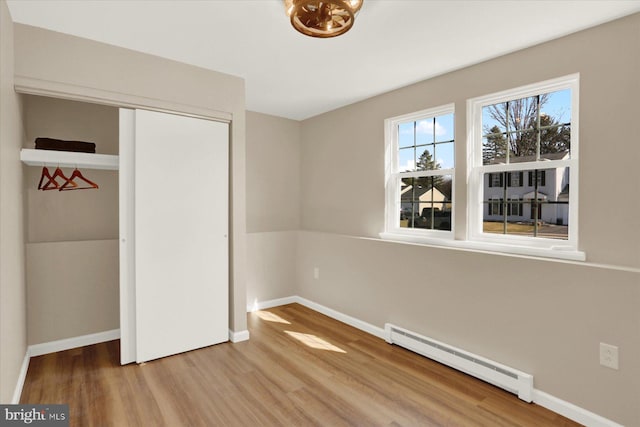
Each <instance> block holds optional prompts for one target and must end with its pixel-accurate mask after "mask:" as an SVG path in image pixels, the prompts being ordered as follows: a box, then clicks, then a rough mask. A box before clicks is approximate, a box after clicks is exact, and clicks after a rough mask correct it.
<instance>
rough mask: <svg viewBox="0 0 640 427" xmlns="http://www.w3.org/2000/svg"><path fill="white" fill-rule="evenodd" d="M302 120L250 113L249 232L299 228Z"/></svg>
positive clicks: (248, 122) (248, 142) (248, 133)
mask: <svg viewBox="0 0 640 427" xmlns="http://www.w3.org/2000/svg"><path fill="white" fill-rule="evenodd" d="M300 173H301V172H300V122H298V121H295V120H289V119H283V118H280V117H275V116H269V115H266V114H260V113H254V112H251V111H248V112H247V232H249V233H256V232H262V231H286V230H297V229H299V228H300Z"/></svg>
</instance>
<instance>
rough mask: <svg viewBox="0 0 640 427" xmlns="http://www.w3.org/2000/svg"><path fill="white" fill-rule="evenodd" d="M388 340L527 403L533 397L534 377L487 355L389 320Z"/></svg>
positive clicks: (386, 331)
mask: <svg viewBox="0 0 640 427" xmlns="http://www.w3.org/2000/svg"><path fill="white" fill-rule="evenodd" d="M384 330H385V339H386V341H387V342H388V343H389V344H396V345H399V346H401V347H404V348H406V349H409V350H411V351H413V352H415V353H418V354H420V355H422V356H425V357H428V358H429V359H433V360H435V361H437V362H440V363H442V364H444V365H447V366H450V367H452V368H454V369H457V370H459V371H462V372H464V373H466V374H469V375H472V376H474V377H476V378H479V379H481V380H483V381H486V382H488V383H490V384H493V385H495V386H497V387H500V388H502V389H504V390H507V391H508V392H511V393H513V394H516V395H518V397H519V398H520V399H522V400H524V401H525V402H531V401H532V400H533V376H532V375H530V374H526V373H524V372H520V371H518V370H516V369H513V368H510V367H508V366H504V365H501V364H500V363H497V362H494V361H492V360H489V359H485V358H484V357H481V356H477V355H475V354H472V353H469V352H467V351H464V350H461V349H459V348H456V347H453V346H450V345H448V344H444V343H442V342H440V341H436V340H434V339H432V338H428V337H425V336H422V335H419V334H417V333H415V332H411V331H409V330H406V329H403V328H400V327H398V326H395V325H392V324H390V323H387V324H385V325H384Z"/></svg>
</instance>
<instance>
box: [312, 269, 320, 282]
mask: <svg viewBox="0 0 640 427" xmlns="http://www.w3.org/2000/svg"><path fill="white" fill-rule="evenodd" d="M313 278H314V279H316V280H319V279H320V269H319V268H318V267H313Z"/></svg>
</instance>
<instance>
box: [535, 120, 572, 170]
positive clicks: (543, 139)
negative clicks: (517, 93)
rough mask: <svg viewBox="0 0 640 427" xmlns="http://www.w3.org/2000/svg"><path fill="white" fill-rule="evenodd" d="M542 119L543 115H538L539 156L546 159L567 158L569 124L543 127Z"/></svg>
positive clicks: (569, 141) (569, 140) (569, 146)
mask: <svg viewBox="0 0 640 427" xmlns="http://www.w3.org/2000/svg"><path fill="white" fill-rule="evenodd" d="M542 119H543V117H540V158H541V159H546V160H562V159H566V158H569V152H570V149H571V125H554V124H552V125H549V127H545V125H544V124H543V120H542ZM545 121H547V120H546V119H545Z"/></svg>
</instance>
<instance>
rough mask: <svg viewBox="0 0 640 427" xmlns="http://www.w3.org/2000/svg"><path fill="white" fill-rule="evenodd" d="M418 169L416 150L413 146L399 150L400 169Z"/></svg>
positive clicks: (406, 170) (408, 170)
mask: <svg viewBox="0 0 640 427" xmlns="http://www.w3.org/2000/svg"><path fill="white" fill-rule="evenodd" d="M414 170H416V160H415V150H414V148H413V147H408V148H401V149H400V150H398V171H400V172H410V171H414Z"/></svg>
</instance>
